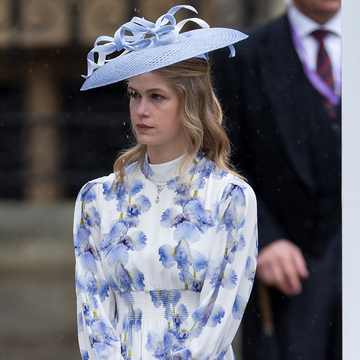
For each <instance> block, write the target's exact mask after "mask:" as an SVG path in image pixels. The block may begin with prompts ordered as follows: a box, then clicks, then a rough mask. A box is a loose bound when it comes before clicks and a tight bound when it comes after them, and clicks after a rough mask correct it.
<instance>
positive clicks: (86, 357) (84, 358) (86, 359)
mask: <svg viewBox="0 0 360 360" xmlns="http://www.w3.org/2000/svg"><path fill="white" fill-rule="evenodd" d="M81 359H82V360H89V353H88V352H87V351H86V350H81Z"/></svg>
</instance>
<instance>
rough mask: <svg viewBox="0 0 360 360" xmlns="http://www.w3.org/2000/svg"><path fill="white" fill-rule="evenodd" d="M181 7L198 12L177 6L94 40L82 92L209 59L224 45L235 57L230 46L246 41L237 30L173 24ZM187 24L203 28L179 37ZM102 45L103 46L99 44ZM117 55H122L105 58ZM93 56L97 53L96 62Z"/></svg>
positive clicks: (185, 21) (195, 19) (204, 24)
mask: <svg viewBox="0 0 360 360" xmlns="http://www.w3.org/2000/svg"><path fill="white" fill-rule="evenodd" d="M181 8H186V9H188V10H192V11H194V12H196V13H197V11H196V10H195V8H193V7H192V6H189V5H179V6H175V7H173V8H171V9H170V10H169V11H168V12H167V14H165V15H162V16H161V17H160V18H159V19H158V20H157V21H156V23H152V22H150V21H147V20H145V19H144V18H138V17H134V18H133V19H132V20H131V21H130V22H128V23H126V24H124V25H123V26H121V27H120V28H119V29H118V30H117V31H116V33H115V35H114V37H113V38H112V37H109V36H100V37H99V38H97V39H96V41H95V45H94V48H93V49H92V50H91V51H90V52H89V54H88V74H87V75H86V76H85V75H83V77H84V78H85V79H86V81H85V82H84V84H83V86H82V88H81V90H88V89H92V88H96V87H100V86H104V85H109V84H113V83H116V82H119V81H121V80H125V79H129V78H130V77H132V76H136V75H140V74H144V73H147V72H150V71H152V70H156V69H159V68H162V67H165V66H168V65H171V64H174V63H177V62H180V61H183V60H186V59H190V58H193V57H199V58H204V59H206V60H208V54H207V53H208V52H209V51H212V50H216V49H220V48H223V47H226V46H229V47H230V50H231V55H230V56H231V57H232V56H234V55H235V50H234V47H233V46H232V44H234V43H236V42H238V41H241V40H243V39H246V38H247V35H245V34H244V33H242V32H240V31H237V30H233V29H228V28H210V27H209V25H208V24H207V23H206V22H205V21H203V20H201V19H199V18H190V19H185V20H182V21H180V22H179V23H178V24H176V20H175V18H174V14H175V13H176V12H177V11H178V10H179V9H181ZM189 21H191V22H194V23H196V24H198V25H199V26H201V27H202V28H201V29H196V30H190V31H187V32H183V33H181V34H180V30H181V29H182V27H183V26H184V25H185V24H186V23H187V22H189ZM130 33H131V35H129V34H130ZM101 42H105V44H101V45H99V43H101ZM116 52H121V53H120V55H118V56H116V57H115V58H112V59H107V57H108V56H109V55H111V54H114V53H116ZM95 53H97V54H98V55H97V61H96V62H95V60H94V58H95V57H94V54H95Z"/></svg>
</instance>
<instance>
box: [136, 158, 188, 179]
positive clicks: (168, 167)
mask: <svg viewBox="0 0 360 360" xmlns="http://www.w3.org/2000/svg"><path fill="white" fill-rule="evenodd" d="M184 156H185V154H184V155H181V156H180V157H178V158H177V159H174V160H171V161H169V162H166V163H163V164H149V162H148V156H147V154H146V155H145V158H144V161H143V163H142V166H141V171H142V173H143V174H144V175H145V177H146V178H149V179H151V180H152V181H155V182H157V183H160V184H161V183H166V182H168V181H169V180H173V179H175V177H176V176H178V175H179V164H180V162H181V160H182V159H183V158H184Z"/></svg>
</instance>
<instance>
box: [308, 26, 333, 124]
mask: <svg viewBox="0 0 360 360" xmlns="http://www.w3.org/2000/svg"><path fill="white" fill-rule="evenodd" d="M328 34H330V31H327V30H320V29H319V30H315V31H314V32H312V33H311V35H312V36H313V37H314V38H315V39H316V40H317V41H318V42H319V51H318V54H317V60H316V71H317V73H318V74H319V76H320V77H321V78H322V79H323V80H324V81H325V83H326V84H327V85H328V86H329V87H330V88H331V89H333V90H334V88H335V84H334V77H333V72H332V68H331V61H330V57H329V55H328V53H327V51H326V48H325V44H324V39H325V37H326V35H328ZM324 107H325V109H326V110H327V112H328V114H329V116H330V118H331V119H334V118H336V109H335V107H334V105H332V104H331V103H330V101H329V100H327V99H325V100H324Z"/></svg>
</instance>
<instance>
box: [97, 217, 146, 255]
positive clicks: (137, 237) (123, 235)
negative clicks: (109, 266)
mask: <svg viewBox="0 0 360 360" xmlns="http://www.w3.org/2000/svg"><path fill="white" fill-rule="evenodd" d="M129 226H130V225H129V223H128V222H127V221H125V220H117V221H116V222H115V223H113V224H112V228H111V230H110V233H109V234H108V235H105V236H103V238H102V240H101V250H102V251H104V252H105V253H106V255H108V254H109V252H110V251H111V250H112V249H113V248H114V247H115V246H118V245H120V244H123V245H125V246H126V248H127V250H131V251H141V250H142V249H144V248H145V246H146V240H147V239H146V236H145V234H144V233H143V232H142V231H134V232H133V233H131V234H128V233H127V232H128V230H129Z"/></svg>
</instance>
